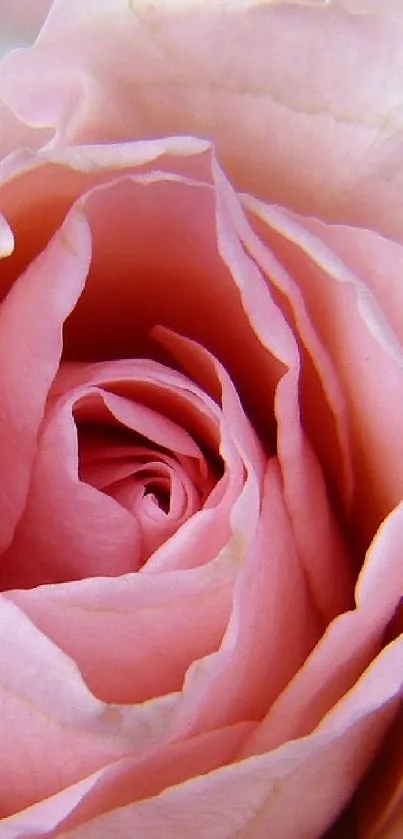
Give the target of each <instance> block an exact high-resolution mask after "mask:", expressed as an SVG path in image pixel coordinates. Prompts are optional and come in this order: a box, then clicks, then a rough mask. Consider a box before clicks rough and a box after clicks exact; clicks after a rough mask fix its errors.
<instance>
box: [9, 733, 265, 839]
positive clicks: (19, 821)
mask: <svg viewBox="0 0 403 839" xmlns="http://www.w3.org/2000/svg"><path fill="white" fill-rule="evenodd" d="M252 727H253V723H247V722H246V723H240V724H239V725H237V726H232V727H231V728H228V729H222V730H221V731H218V732H212V733H209V734H205V735H202V736H201V737H197V738H192V739H189V740H185V741H182V742H179V743H173V744H168V745H165V746H163V747H162V748H161V749H158V750H154V751H153V752H150V754H149V755H148V756H146V757H137V758H136V757H128V758H123V759H121V760H116V761H113V762H111V763H110V765H108V766H106V767H105V768H104V769H101V770H99V771H98V772H95V773H93V774H92V775H90V776H88V777H86V778H84V779H83V780H82V781H79V782H78V783H77V784H74V785H72V786H70V787H67V788H66V789H63V790H62V791H61V792H59V793H56V794H55V795H53V796H51V797H49V798H47V799H45V800H44V801H41V802H38V804H34V805H32V806H31V807H28V808H27V809H26V810H25V811H23V812H22V813H16V814H14V815H12V816H9V817H8V818H5V819H3V820H1V821H0V836H1V839H23V838H24V839H27V837H28V836H30V835H31V833H32V834H34V835H35V836H42V834H43V833H46V835H48V834H49V832H50V831H53V829H55V828H56V827H59V830H63V831H65V830H67V829H69V828H71V827H74V826H75V825H77V824H80V823H82V822H85V821H87V820H88V819H91V818H93V817H94V815H99V814H100V813H103V812H107V811H108V810H109V809H115V808H116V807H117V806H122V805H124V804H127V803H131V802H133V800H138V799H141V798H149V797H151V796H153V795H156V794H158V793H159V792H160V791H161V790H163V789H164V788H166V787H170V786H174V785H176V784H178V783H180V782H183V781H186V780H187V779H188V778H189V777H192V776H195V775H201V774H205V773H206V772H211V771H212V769H215V768H216V767H218V766H220V765H221V764H222V763H230V762H231V760H232V757H233V756H234V755H235V754H236V751H237V749H238V748H239V744H240V743H241V742H242V740H243V739H244V737H245V735H246V734H247V733H248V732H250V730H251V728H252ZM59 830H58V831H57V834H56V835H59ZM54 835H55V834H54V833H53V832H52V833H51V836H52V837H53V836H54Z"/></svg>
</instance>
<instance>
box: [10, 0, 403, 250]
mask: <svg viewBox="0 0 403 839" xmlns="http://www.w3.org/2000/svg"><path fill="white" fill-rule="evenodd" d="M351 2H352V0H351ZM356 5H357V3H356ZM358 5H360V4H358ZM373 5H374V4H373ZM388 5H389V9H388ZM347 7H348V3H345V4H344V3H336V2H330V3H326V4H324V3H313V4H303V5H300V4H289V3H281V2H276V3H260V2H256V3H253V2H252V3H250V2H247V0H241V2H236V3H234V2H233V0H225V2H221V3H220V4H219V5H217V3H214V2H212V0H208V2H203V3H200V2H199V0H188V2H186V3H178V4H174V5H170V4H167V3H166V2H161V3H159V4H157V5H155V4H149V3H145V2H144V3H143V2H134V3H130V4H129V3H127V2H125V0H114V1H113V2H108V3H106V2H104V0H96V2H91V3H85V4H83V3H82V2H81V0H74V2H73V0H59V2H56V3H55V4H54V8H53V10H52V14H51V17H50V18H49V21H48V23H47V25H46V27H45V29H44V31H43V34H42V35H41V38H40V42H39V44H38V46H37V47H36V48H35V50H34V51H31V52H29V53H19V54H16V55H15V56H9V57H7V58H6V60H5V62H4V66H3V70H2V72H1V74H0V91H1V94H2V96H3V98H4V100H5V102H6V103H9V104H10V105H11V107H12V108H14V109H15V110H16V111H18V113H19V114H20V115H21V116H22V117H23V118H24V119H26V120H27V121H28V122H29V123H31V122H32V123H34V124H35V125H36V126H44V125H46V126H49V125H50V126H52V127H54V128H55V129H56V132H57V136H58V138H59V139H60V141H61V142H62V143H65V142H66V141H67V140H68V141H70V142H71V141H72V140H73V141H80V142H83V141H84V142H88V141H98V140H99V138H102V141H107V140H114V141H115V140H122V139H133V138H144V137H150V136H154V137H160V136H163V135H167V134H178V133H179V134H194V135H199V136H202V137H209V138H211V139H213V140H214V141H215V142H216V143H217V148H218V150H219V153H220V159H221V160H222V161H223V163H224V164H225V166H226V168H227V171H228V172H229V174H230V176H231V178H232V179H233V181H234V182H235V183H236V185H237V186H239V187H240V188H242V189H248V190H249V191H251V192H253V193H254V194H256V195H260V196H261V197H264V198H269V199H270V200H274V201H276V202H280V203H285V202H287V203H290V204H291V205H292V206H293V207H294V208H295V209H297V210H298V211H303V212H306V211H308V212H310V213H315V214H319V215H322V216H324V217H325V218H331V219H336V220H341V221H347V222H350V223H351V222H353V223H363V224H369V225H370V226H374V227H376V228H377V229H380V230H383V231H386V232H389V233H391V234H393V235H395V236H396V237H401V230H402V209H401V201H400V189H399V187H398V177H397V175H398V172H399V169H400V160H401V153H402V148H401V130H400V129H401V118H400V107H399V103H400V88H401V85H400V79H401V73H402V64H403V48H402V43H403V39H402V32H403V28H402V27H403V15H402V14H401V13H400V12H399V10H397V11H396V7H397V4H396V3H395V4H394V5H392V8H391V4H390V3H389V4H387V3H385V4H381V3H380V2H377V3H376V9H375V11H376V12H377V14H376V15H371V14H364V15H357V16H356V15H351V14H349V12H348V8H347ZM390 9H391V10H390ZM364 10H365V11H370V8H368V9H367V7H366V6H363V5H362V4H361V9H359V11H364ZM133 56H135V60H133ZM296 65H298V67H299V72H298V74H296V73H294V67H295V66H296ZM351 79H354V84H352V83H351ZM16 82H18V84H17V83H16ZM21 82H22V84H21ZM77 102H78V104H77ZM245 149H246V150H247V153H246V154H245ZM291 161H292V164H291Z"/></svg>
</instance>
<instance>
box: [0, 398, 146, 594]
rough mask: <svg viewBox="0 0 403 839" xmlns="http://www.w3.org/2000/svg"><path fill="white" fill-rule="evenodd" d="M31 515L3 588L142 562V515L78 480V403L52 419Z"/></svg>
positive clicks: (1, 564)
mask: <svg viewBox="0 0 403 839" xmlns="http://www.w3.org/2000/svg"><path fill="white" fill-rule="evenodd" d="M45 423H46V424H45V427H44V429H43V431H42V434H41V436H40V440H39V444H38V451H37V455H36V458H35V463H34V466H33V470H32V475H31V482H30V491H29V496H28V499H27V502H26V507H25V510H24V514H23V516H22V517H21V520H20V522H19V524H18V526H17V528H16V531H15V535H14V539H13V541H12V543H11V545H10V547H9V548H8V550H6V551H5V552H4V553H3V555H2V557H1V561H0V580H1V587H2V588H3V589H11V588H31V587H33V586H35V585H41V584H44V583H58V582H63V581H65V580H73V579H80V578H82V577H83V576H87V577H88V576H112V575H116V574H124V573H126V572H128V571H134V570H136V569H137V568H138V567H139V565H140V550H141V541H140V531H139V525H138V523H137V522H136V520H135V518H134V517H133V516H132V515H130V513H129V512H128V511H127V510H125V509H124V508H123V507H122V506H121V505H120V504H118V503H117V502H116V501H115V500H114V499H113V498H109V497H108V496H107V495H105V494H103V493H100V492H98V491H97V490H96V489H94V488H93V487H91V486H89V485H88V484H86V483H84V482H83V481H80V480H79V476H78V461H77V431H76V426H75V423H74V419H73V416H72V410H71V405H69V404H67V405H66V406H64V410H62V411H60V412H58V413H57V414H56V416H52V414H51V415H50V416H49V415H48V416H47V418H46V421H45Z"/></svg>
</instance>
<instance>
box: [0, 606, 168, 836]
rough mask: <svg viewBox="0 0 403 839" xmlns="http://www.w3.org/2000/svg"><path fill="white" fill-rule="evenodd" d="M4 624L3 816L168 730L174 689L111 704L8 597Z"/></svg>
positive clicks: (0, 696)
mask: <svg viewBox="0 0 403 839" xmlns="http://www.w3.org/2000/svg"><path fill="white" fill-rule="evenodd" d="M0 629H1V635H2V638H3V639H4V638H5V639H7V642H6V643H3V644H2V646H1V650H0V670H1V683H0V703H1V715H0V738H1V743H2V760H1V765H0V816H2V817H5V816H7V815H9V814H10V813H13V812H15V811H18V810H20V809H24V808H25V807H26V806H29V805H31V804H33V803H34V802H36V801H40V800H42V799H43V798H46V797H47V796H49V795H52V794H53V793H55V792H58V791H59V790H60V789H63V788H64V787H65V786H68V785H70V784H71V783H74V782H75V781H78V780H80V779H81V778H83V777H84V776H85V775H87V774H90V773H91V772H94V771H96V770H97V769H99V768H101V767H103V766H105V765H106V764H108V763H109V762H110V761H113V760H116V759H118V758H120V757H123V756H125V755H127V754H129V753H131V752H132V751H133V750H135V749H138V750H139V752H140V751H141V749H145V748H147V747H151V746H154V745H155V744H156V743H157V742H159V740H160V739H161V736H163V735H164V732H165V730H166V727H167V725H169V723H170V720H171V718H172V712H173V710H174V708H175V705H176V697H175V696H174V695H173V696H169V697H164V699H159V700H155V701H154V702H150V703H145V704H144V705H142V706H141V705H140V706H133V707H132V708H129V707H128V708H124V707H123V708H122V707H119V706H113V705H108V704H104V703H103V702H100V701H99V700H98V699H96V698H95V697H94V696H93V695H92V694H91V693H90V691H89V690H88V688H87V687H86V685H85V684H84V682H83V680H82V678H81V676H80V673H79V671H78V668H77V667H76V665H75V664H74V663H73V662H72V661H71V660H70V659H69V658H68V656H66V655H65V654H64V653H63V652H61V650H60V649H58V648H57V647H56V645H54V644H53V643H52V642H51V641H50V640H49V639H48V638H46V636H45V635H43V634H42V633H41V632H39V630H38V629H36V627H35V626H34V625H33V624H32V623H31V622H30V621H29V619H28V618H27V617H26V615H24V613H23V612H22V611H21V610H20V609H19V608H18V607H17V606H16V605H15V604H13V603H11V602H8V601H7V600H6V599H5V598H1V599H0ZM22 755H23V759H22ZM0 826H1V822H0ZM0 835H1V833H0Z"/></svg>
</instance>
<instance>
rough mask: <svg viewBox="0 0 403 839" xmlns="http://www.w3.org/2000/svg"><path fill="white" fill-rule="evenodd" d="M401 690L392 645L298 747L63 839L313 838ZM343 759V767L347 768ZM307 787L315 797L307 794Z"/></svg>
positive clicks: (369, 751)
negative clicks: (115, 838) (109, 838)
mask: <svg viewBox="0 0 403 839" xmlns="http://www.w3.org/2000/svg"><path fill="white" fill-rule="evenodd" d="M402 691H403V642H402V640H399V641H396V642H395V643H394V644H392V645H390V646H389V647H388V648H387V649H386V650H384V652H383V653H382V655H381V656H380V657H379V658H378V659H377V660H376V661H375V662H374V663H373V665H372V666H371V668H370V669H369V670H368V671H367V672H366V673H365V674H364V676H363V677H362V679H361V680H360V682H359V683H358V684H357V685H356V687H355V688H354V689H353V690H352V691H351V692H350V693H349V694H348V695H347V697H346V698H345V700H344V702H342V703H340V705H339V706H336V708H334V709H333V711H332V712H331V714H329V715H328V717H326V719H325V720H324V721H323V723H322V724H321V726H319V728H318V729H317V730H316V731H315V732H314V733H313V734H312V735H311V736H309V737H307V738H305V739H303V740H297V741H295V742H291V743H287V744H285V745H284V746H282V747H280V748H279V749H277V750H276V751H274V752H272V753H269V754H265V755H260V756H257V757H254V758H251V759H249V760H246V761H242V762H241V763H238V764H235V765H233V766H229V767H225V768H223V769H221V770H218V771H216V772H213V773H211V774H207V775H205V776H203V777H200V778H195V779H192V780H190V781H188V782H187V783H185V784H181V785H179V786H177V787H174V788H171V789H168V790H165V791H164V792H162V793H161V794H160V795H159V796H157V797H154V798H150V799H148V800H145V801H142V802H139V803H137V804H134V805H132V806H130V805H129V806H127V807H123V808H121V809H117V810H115V811H112V812H110V813H109V814H107V815H105V816H101V817H100V818H97V819H94V820H93V821H91V822H88V823H86V824H84V825H83V826H81V827H78V828H77V829H75V830H72V831H68V832H67V833H65V832H63V833H61V834H59V835H60V836H64V837H66V839H67V837H69V839H84V837H85V839H98V838H99V839H101V838H102V839H104V837H105V836H119V837H121V839H126V837H127V839H129V837H130V839H132V837H133V836H134V835H136V834H137V833H138V835H139V836H141V837H142V839H156V837H159V836H164V837H166V839H178V837H181V839H193V837H195V836H196V835H197V837H198V839H235V837H237V839H246V838H247V839H262V836H264V837H265V839H277V837H279V836H281V837H282V839H295V837H296V836H298V835H300V836H302V835H303V836H304V837H306V839H317V837H318V836H320V835H321V834H322V833H323V832H324V831H325V830H326V828H327V827H329V826H330V824H331V823H332V821H333V820H334V819H335V818H336V817H337V814H338V813H339V811H340V810H341V808H342V807H343V806H344V804H345V803H346V801H347V799H348V798H349V796H350V795H351V793H352V791H353V789H354V787H355V785H356V784H357V782H358V781H359V780H360V778H361V776H362V774H363V772H364V771H365V769H366V767H367V766H368V764H369V762H370V760H371V759H372V757H373V755H374V753H375V751H376V748H377V746H378V745H379V742H380V740H381V738H382V736H383V735H384V733H385V729H386V727H387V725H388V724H389V723H390V720H391V718H392V716H393V712H394V710H395V708H396V704H397V702H398V699H399V697H400V696H401V695H402ZM346 755H348V761H346ZM307 785H308V786H309V788H310V789H311V790H315V795H307V794H306V789H307Z"/></svg>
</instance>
